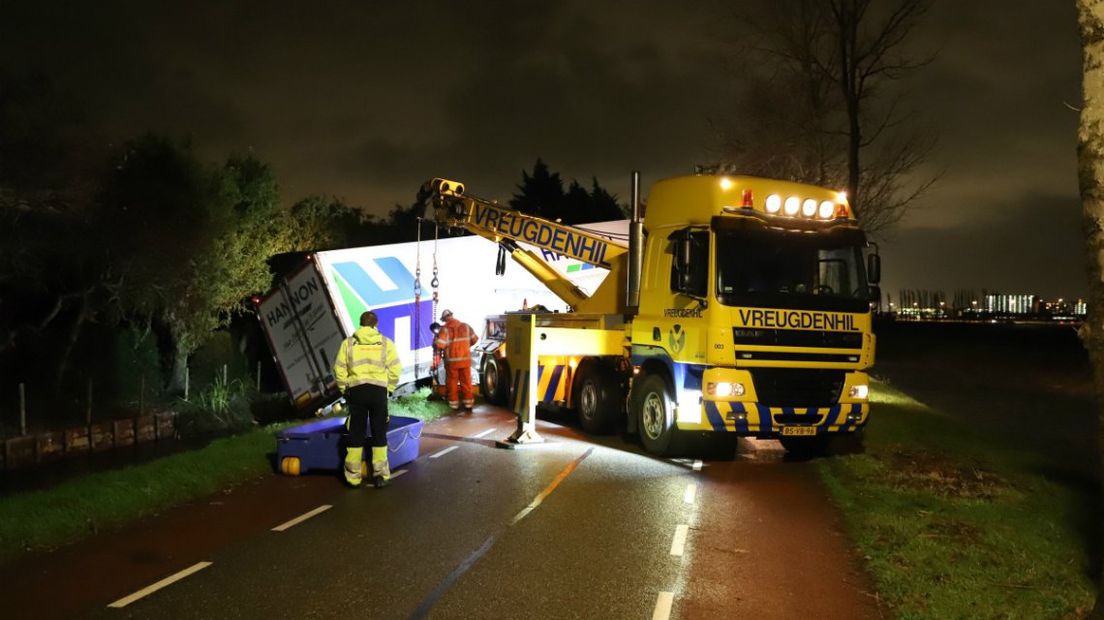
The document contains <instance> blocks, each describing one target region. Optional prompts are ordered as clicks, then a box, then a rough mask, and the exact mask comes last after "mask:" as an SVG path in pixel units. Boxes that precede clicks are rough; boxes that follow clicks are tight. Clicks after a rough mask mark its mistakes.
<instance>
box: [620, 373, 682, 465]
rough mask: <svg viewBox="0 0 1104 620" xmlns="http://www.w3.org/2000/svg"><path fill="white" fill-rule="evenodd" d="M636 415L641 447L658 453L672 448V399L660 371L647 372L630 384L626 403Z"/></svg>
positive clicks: (673, 429) (669, 450)
mask: <svg viewBox="0 0 1104 620" xmlns="http://www.w3.org/2000/svg"><path fill="white" fill-rule="evenodd" d="M629 406H630V407H631V408H632V415H634V416H636V428H637V431H638V432H639V433H640V442H641V443H642V444H644V449H645V450H647V451H648V452H651V453H652V454H655V455H657V456H669V455H670V454H671V453H672V451H673V449H674V443H675V442H674V436H675V433H677V432H678V430H677V429H676V428H675V402H674V399H673V398H672V397H671V393H670V389H669V388H668V387H667V382H666V381H664V380H663V377H661V376H659V375H655V374H652V375H647V376H645V377H644V378H642V379H640V380H639V383H637V384H636V385H634V386H633V391H632V398H631V402H630V405H629Z"/></svg>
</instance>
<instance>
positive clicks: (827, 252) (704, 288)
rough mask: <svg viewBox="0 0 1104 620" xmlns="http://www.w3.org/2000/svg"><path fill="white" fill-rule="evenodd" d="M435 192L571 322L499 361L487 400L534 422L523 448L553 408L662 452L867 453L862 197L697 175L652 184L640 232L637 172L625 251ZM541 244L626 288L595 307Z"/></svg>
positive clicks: (512, 317)
mask: <svg viewBox="0 0 1104 620" xmlns="http://www.w3.org/2000/svg"><path fill="white" fill-rule="evenodd" d="M428 187H429V189H430V190H431V192H432V194H431V195H432V204H433V207H434V214H435V215H434V216H435V218H436V220H437V222H438V223H439V224H442V225H445V226H449V227H453V228H461V229H465V230H468V231H470V232H472V233H475V234H477V235H480V236H482V237H484V238H486V239H488V240H490V241H493V242H495V243H498V244H499V245H500V246H501V248H502V251H503V252H504V253H508V254H510V255H511V256H512V257H513V258H514V259H515V260H516V261H517V262H518V263H520V264H521V265H522V266H523V267H525V268H526V269H527V270H528V271H529V272H530V273H532V274H533V275H534V276H536V277H537V278H538V279H539V280H541V281H542V282H543V283H544V284H545V285H547V286H548V287H549V288H550V289H551V290H552V291H553V292H555V293H556V294H557V295H558V296H559V297H560V298H561V299H563V300H564V302H565V303H566V304H567V305H568V307H569V308H570V311H569V312H563V313H531V312H529V313H508V314H506V315H504V320H503V323H504V325H499V327H502V326H504V327H505V333H506V337H505V343H504V346H501V347H499V348H498V349H497V350H496V351H494V352H493V354H491V355H488V356H487V358H486V360H485V362H484V365H483V368H482V370H483V373H484V382H483V387H484V392H485V393H488V395H489V397H490V398H492V399H495V398H497V399H501V400H504V401H508V402H509V403H510V404H512V406H513V409H514V410H515V411H516V412H517V413H518V414H519V425H518V431H517V432H516V433H515V434H514V436H513V437H512V438H511V440H512V441H515V442H519V443H524V442H528V441H539V440H540V437H539V435H538V434H537V432H536V426H535V422H534V415H535V407H536V405H537V404H538V403H546V404H554V405H558V406H561V407H568V408H571V409H574V410H576V411H577V413H578V416H579V421H580V424H581V425H582V427H583V428H584V430H586V431H588V432H591V433H603V432H609V431H612V430H613V429H614V428H616V427H617V426H618V425H619V424H621V423H623V424H624V427H625V428H626V429H627V430H628V431H629V432H636V433H639V436H640V439H641V441H642V443H643V445H644V447H645V448H646V449H647V450H648V451H649V452H652V453H654V454H657V455H670V454H674V453H677V452H680V451H682V450H684V449H685V447H686V443H685V442H684V441H682V440H683V439H685V438H689V437H691V436H693V435H708V436H709V437H711V438H713V439H716V440H719V441H720V442H721V443H722V444H724V445H730V444H731V442H733V441H734V440H735V439H736V438H737V437H741V436H749V437H756V438H777V439H779V440H781V442H782V444H783V446H784V447H785V448H786V449H787V450H790V451H798V452H817V451H823V450H825V449H827V448H828V446H829V444H830V443H831V442H832V441H833V440H834V439H836V438H839V437H844V436H850V437H855V436H858V438H860V439H861V435H859V433H861V430H862V428H863V427H864V426H865V424H866V422H867V416H868V414H869V405H868V400H867V395H868V389H869V379H868V376H867V374H866V373H865V372H863V371H864V370H865V369H867V368H869V367H870V366H871V365H872V364H873V363H874V344H875V337H874V334H873V333H872V332H871V302H872V301H873V300H877V299H878V298H879V296H880V293H879V291H878V287H877V286H876V283H877V282H878V279H879V275H880V271H881V263H880V258H879V256H878V254H877V251H876V247H874V246H873V245H872V244H869V243H868V242H867V240H866V237H865V235H864V233H863V231H862V230H861V228H860V227H859V225H858V222H857V221H856V220H855V218H854V216H853V214H852V212H851V209H850V208H849V205H848V202H847V197H846V194H844V193H840V192H835V191H831V190H828V189H824V188H820V187H815V186H810V185H804V184H798V183H791V182H786V181H777V180H771V179H763V178H756V177H744V176H713V175H694V176H682V177H675V178H670V179H665V180H661V181H659V182H657V183H656V184H655V185H654V186H653V187H652V190H651V192H650V194H649V195H648V200H647V207H646V214H645V215H644V217H643V219H641V217H640V215H639V212H640V207H639V176H638V175H635V174H634V176H633V183H632V204H633V218H632V220H631V221H630V223H629V242H628V246H627V247H626V245H625V244H624V243H623V242H620V241H618V240H615V239H612V238H610V237H607V236H603V235H600V234H595V233H594V232H591V231H587V230H584V229H581V228H579V227H573V226H566V225H563V224H560V223H557V222H552V221H548V220H546V219H542V218H539V217H535V216H531V215H527V214H524V213H521V212H519V211H516V210H513V209H510V208H508V207H505V206H502V205H500V204H498V203H497V202H494V201H491V200H487V199H483V198H478V197H474V196H472V195H470V194H468V193H467V192H466V191H465V188H464V185H463V184H462V183H459V182H456V181H449V180H444V179H434V180H432V181H430V182H429V183H428ZM525 246H531V247H533V248H536V249H537V250H540V251H542V252H552V253H555V254H560V255H564V256H567V257H570V258H573V259H576V260H579V261H583V262H585V263H588V264H591V265H595V266H598V267H603V268H606V269H609V270H610V273H609V275H608V276H607V277H606V279H605V280H604V281H603V282H602V284H601V285H600V286H599V287H598V289H597V290H596V291H594V294H593V295H587V294H586V293H585V292H584V291H581V290H579V289H578V287H576V286H575V285H573V284H572V283H571V282H570V281H569V280H567V278H566V277H564V276H563V275H562V274H561V273H559V272H558V271H557V270H556V269H555V268H554V267H552V266H551V265H549V264H548V263H547V261H545V260H544V259H543V257H542V256H541V253H538V252H534V251H532V250H531V249H529V248H527V247H525ZM864 257H865V258H864ZM488 372H489V373H491V375H492V376H491V377H490V378H491V379H492V380H491V381H488V380H487V379H488V377H487V373H488ZM507 381H508V382H509V383H507Z"/></svg>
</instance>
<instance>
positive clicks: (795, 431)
mask: <svg viewBox="0 0 1104 620" xmlns="http://www.w3.org/2000/svg"><path fill="white" fill-rule="evenodd" d="M782 434H783V435H785V436H786V437H807V436H810V435H816V427H815V426H783V427H782Z"/></svg>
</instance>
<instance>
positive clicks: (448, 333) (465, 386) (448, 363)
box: [434, 310, 479, 412]
mask: <svg viewBox="0 0 1104 620" xmlns="http://www.w3.org/2000/svg"><path fill="white" fill-rule="evenodd" d="M441 322H442V323H443V325H441V330H440V331H439V332H437V340H435V341H434V346H436V347H437V348H438V349H440V350H441V352H442V355H443V356H444V358H445V383H446V384H447V386H448V404H449V407H452V409H453V410H454V411H455V410H457V409H459V408H460V405H461V403H462V404H463V405H464V409H466V410H467V411H468V412H471V410H472V407H473V406H474V405H475V399H474V398H473V397H472V385H471V348H472V345H474V344H475V343H477V342H479V336H477V335H475V330H474V329H472V328H471V326H470V325H468V324H467V323H461V322H460V321H459V320H458V319H457V318H456V317H454V316H452V311H451V310H445V311H444V312H442V313H441Z"/></svg>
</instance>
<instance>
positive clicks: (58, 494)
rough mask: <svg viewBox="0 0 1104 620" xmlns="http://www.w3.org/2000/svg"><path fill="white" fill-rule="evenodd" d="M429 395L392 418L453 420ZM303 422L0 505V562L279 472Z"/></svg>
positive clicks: (405, 401)
mask: <svg viewBox="0 0 1104 620" xmlns="http://www.w3.org/2000/svg"><path fill="white" fill-rule="evenodd" d="M427 396H428V390H425V391H424V392H419V393H416V394H414V395H411V396H407V397H404V398H400V399H396V400H395V401H394V402H393V403H392V404H391V406H390V408H389V411H390V413H391V414H392V415H402V416H408V417H415V418H418V419H421V420H425V421H427V422H428V421H431V420H435V419H437V418H440V417H444V416H447V415H448V414H449V411H448V406H447V405H446V404H445V403H442V402H439V401H429V400H427V398H426V397H427ZM294 424H297V422H292V423H284V424H279V425H272V426H267V427H264V428H258V429H255V430H252V431H250V432H247V433H243V434H241V435H236V436H232V437H222V438H219V439H215V440H214V441H212V442H210V443H209V444H207V445H206V446H204V447H203V448H199V449H196V450H191V451H188V452H181V453H178V454H173V455H170V456H166V457H163V458H160V459H157V460H154V461H150V462H148V463H143V464H141V465H135V466H132V467H126V468H123V469H117V470H111V471H105V472H98V473H94V474H88V475H86V476H82V477H80V478H74V479H72V480H68V481H66V482H63V483H61V484H59V485H57V486H55V487H53V488H50V489H44V490H41V491H31V492H27V493H21V494H16V495H12V496H10V497H5V498H4V499H3V501H0V562H6V561H8V560H10V559H12V558H14V557H15V556H17V555H19V554H21V553H23V552H26V551H32V550H41V549H49V548H53V547H57V546H60V545H64V544H67V543H71V542H75V541H77V540H79V539H81V538H84V537H86V536H90V535H93V534H95V533H97V532H99V531H103V530H111V529H115V528H118V527H120V526H123V525H125V524H127V523H129V522H132V521H134V520H136V519H140V518H142V517H145V516H149V515H152V514H155V513H157V512H160V511H162V510H166V509H168V508H171V507H173V506H178V505H180V504H183V503H185V502H188V501H190V500H193V499H196V498H199V497H203V496H205V495H210V494H212V493H215V492H217V491H220V490H223V489H225V488H227V487H230V486H233V485H234V484H238V483H241V482H244V481H246V480H249V479H252V478H257V477H260V476H264V475H267V474H271V473H272V465H271V463H270V461H269V459H268V454H269V453H271V452H273V450H274V449H275V442H274V440H273V437H272V435H273V433H274V432H276V431H277V430H279V429H280V428H284V427H287V426H290V425H294Z"/></svg>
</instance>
